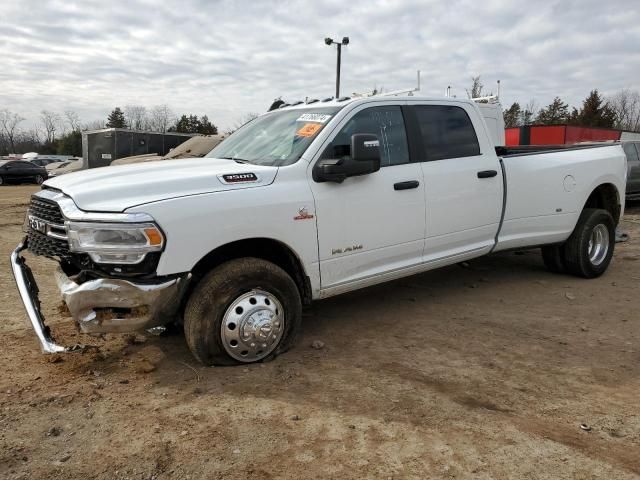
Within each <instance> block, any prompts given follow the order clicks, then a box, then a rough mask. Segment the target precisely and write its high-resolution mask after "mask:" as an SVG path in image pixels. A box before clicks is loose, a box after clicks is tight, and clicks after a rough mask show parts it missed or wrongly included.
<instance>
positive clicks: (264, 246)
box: [185, 238, 311, 304]
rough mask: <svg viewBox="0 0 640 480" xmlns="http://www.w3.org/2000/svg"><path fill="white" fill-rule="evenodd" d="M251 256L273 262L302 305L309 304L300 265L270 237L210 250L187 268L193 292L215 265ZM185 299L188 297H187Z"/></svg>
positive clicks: (308, 288)
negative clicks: (286, 276)
mask: <svg viewBox="0 0 640 480" xmlns="http://www.w3.org/2000/svg"><path fill="white" fill-rule="evenodd" d="M244 257H254V258H261V259H263V260H266V261H268V262H271V263H274V264H275V265H278V266H279V267H280V268H282V269H283V270H284V271H285V272H287V274H289V276H290V277H291V278H292V279H293V281H294V282H295V283H296V285H297V286H298V290H299V291H300V297H301V298H302V302H303V303H304V304H309V303H311V281H310V279H309V277H308V276H307V275H306V273H305V271H304V267H303V266H302V262H300V259H299V258H298V256H297V255H296V254H295V253H294V252H293V250H291V249H290V248H289V247H288V246H287V245H285V244H284V243H282V242H279V241H278V240H274V239H272V238H248V239H244V240H238V241H235V242H231V243H227V244H226V245H222V246H220V247H218V248H216V249H215V250H212V251H211V252H209V253H208V254H207V255H205V256H204V257H203V258H201V259H200V260H199V261H198V263H196V265H195V266H194V267H193V268H192V269H191V275H192V281H191V282H190V283H191V285H190V289H189V290H191V289H193V288H194V287H195V285H197V283H198V282H199V281H200V279H201V278H202V277H203V276H204V275H206V274H207V272H209V271H211V270H212V269H214V268H215V267H217V266H218V265H221V264H222V263H224V262H227V261H229V260H234V259H236V258H244ZM189 293H190V292H187V295H185V298H188V296H189V295H188V294H189Z"/></svg>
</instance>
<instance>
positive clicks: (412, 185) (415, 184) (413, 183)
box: [393, 180, 420, 190]
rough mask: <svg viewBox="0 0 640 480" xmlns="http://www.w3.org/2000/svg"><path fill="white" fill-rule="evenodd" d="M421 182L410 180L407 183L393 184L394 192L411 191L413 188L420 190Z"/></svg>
mask: <svg viewBox="0 0 640 480" xmlns="http://www.w3.org/2000/svg"><path fill="white" fill-rule="evenodd" d="M419 185H420V182H419V181H418V180H409V181H407V182H398V183H394V184H393V189H394V190H409V189H411V188H418V186H419Z"/></svg>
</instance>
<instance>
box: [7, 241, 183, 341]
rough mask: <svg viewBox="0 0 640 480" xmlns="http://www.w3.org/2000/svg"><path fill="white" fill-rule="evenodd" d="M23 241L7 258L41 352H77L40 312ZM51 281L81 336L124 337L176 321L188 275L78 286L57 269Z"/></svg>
mask: <svg viewBox="0 0 640 480" xmlns="http://www.w3.org/2000/svg"><path fill="white" fill-rule="evenodd" d="M26 248H27V245H26V240H23V241H22V242H21V243H20V244H19V245H18V246H17V247H16V249H15V250H14V251H13V253H12V254H11V269H12V271H13V275H14V277H15V280H16V284H17V286H18V291H19V292H20V297H21V298H22V303H24V307H25V309H26V311H27V316H28V317H29V321H30V323H31V326H32V327H33V330H34V331H35V333H36V336H37V337H38V340H39V341H40V347H41V348H42V351H43V353H61V352H69V351H73V350H78V349H80V348H82V347H81V346H78V345H76V346H71V347H64V346H61V345H58V344H57V343H56V342H55V341H54V339H53V337H52V336H51V333H50V331H49V327H47V326H46V325H45V319H44V316H43V315H42V312H41V311H40V301H39V299H38V285H37V284H36V282H35V279H34V278H33V274H32V273H31V269H30V268H29V266H28V265H27V264H26V262H25V260H24V258H23V257H22V254H21V252H22V251H23V250H25V249H26ZM55 276H56V282H57V284H58V287H59V288H60V292H61V294H62V298H63V300H64V301H65V303H66V304H67V307H68V308H69V311H70V312H71V316H72V317H73V319H74V320H75V322H76V324H77V325H78V327H79V329H80V331H81V332H83V333H89V334H95V333H118V332H119V333H123V332H134V331H137V330H143V329H148V328H152V327H157V326H160V325H165V324H167V323H169V322H171V321H172V320H174V319H175V316H176V314H177V312H178V308H179V305H180V300H181V298H182V295H183V293H184V289H185V287H186V285H187V276H186V275H185V276H178V277H174V278H170V279H168V280H165V281H163V282H160V283H153V284H143V283H134V282H130V281H128V280H120V279H109V278H102V279H96V280H89V281H87V282H84V283H82V284H77V283H75V282H74V281H73V280H71V279H70V278H69V277H67V275H66V274H65V273H64V272H63V271H62V269H60V268H59V267H58V269H57V270H56V273H55Z"/></svg>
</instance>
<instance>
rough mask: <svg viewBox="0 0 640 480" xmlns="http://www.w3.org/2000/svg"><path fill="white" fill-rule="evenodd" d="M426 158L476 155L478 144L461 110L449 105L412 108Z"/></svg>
mask: <svg viewBox="0 0 640 480" xmlns="http://www.w3.org/2000/svg"><path fill="white" fill-rule="evenodd" d="M414 111H415V112H416V117H417V120H418V126H419V127H420V133H421V136H422V144H423V145H424V150H425V151H424V154H425V157H426V160H428V161H429V160H443V159H445V158H459V157H472V156H474V155H480V144H479V143H478V137H477V136H476V131H475V129H474V128H473V124H472V123H471V119H470V118H469V115H467V112H465V111H464V109H462V108H460V107H456V106H450V105H418V106H415V107H414Z"/></svg>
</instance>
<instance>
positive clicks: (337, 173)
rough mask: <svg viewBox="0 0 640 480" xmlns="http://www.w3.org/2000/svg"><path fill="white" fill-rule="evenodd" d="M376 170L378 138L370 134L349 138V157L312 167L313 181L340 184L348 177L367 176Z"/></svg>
mask: <svg viewBox="0 0 640 480" xmlns="http://www.w3.org/2000/svg"><path fill="white" fill-rule="evenodd" d="M378 170H380V141H379V140H378V136H377V135H372V134H370V133H356V134H353V135H352V136H351V156H350V157H344V158H339V159H321V160H318V161H317V162H316V164H315V165H314V167H313V180H314V181H316V182H337V183H342V182H343V181H344V180H345V179H346V178H348V177H356V176H359V175H368V174H370V173H374V172H377V171H378Z"/></svg>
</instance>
